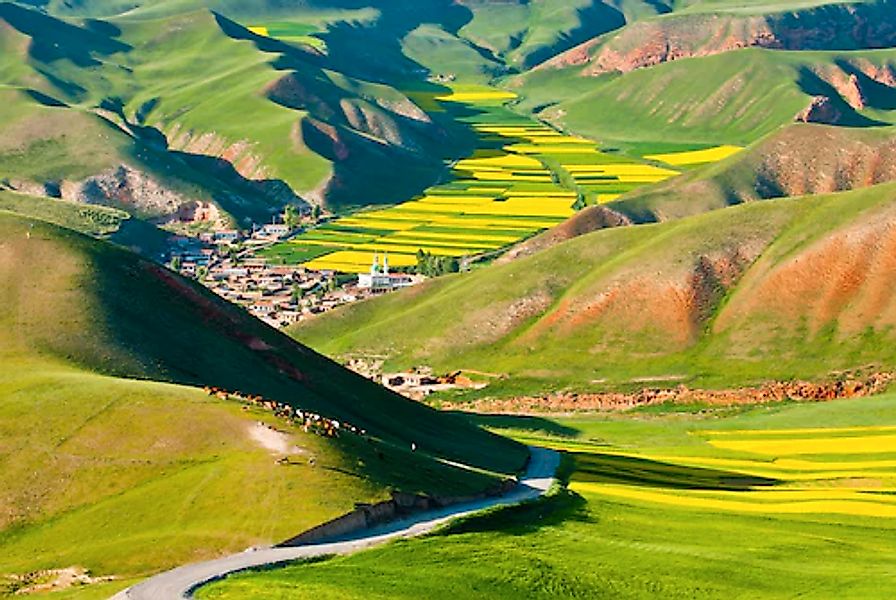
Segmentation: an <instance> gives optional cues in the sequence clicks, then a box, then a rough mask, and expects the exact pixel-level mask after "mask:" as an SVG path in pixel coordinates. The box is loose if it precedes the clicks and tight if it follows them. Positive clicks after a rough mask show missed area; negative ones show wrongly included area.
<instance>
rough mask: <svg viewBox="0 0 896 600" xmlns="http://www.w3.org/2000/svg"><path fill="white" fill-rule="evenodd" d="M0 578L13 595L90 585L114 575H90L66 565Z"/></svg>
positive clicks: (108, 579)
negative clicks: (62, 567) (60, 567)
mask: <svg viewBox="0 0 896 600" xmlns="http://www.w3.org/2000/svg"><path fill="white" fill-rule="evenodd" d="M2 579H5V581H4V582H3V583H4V584H5V587H6V590H3V589H0V591H8V592H11V593H13V594H15V595H17V596H18V595H26V594H40V593H45V592H55V591H59V590H65V589H68V588H70V587H74V586H81V585H91V584H94V583H105V582H107V581H112V580H114V579H115V577H109V576H107V577H92V576H91V575H90V572H89V571H88V570H87V569H85V568H83V567H66V568H65V569H47V570H44V571H33V572H31V573H25V574H24V575H7V576H4V577H3V578H2Z"/></svg>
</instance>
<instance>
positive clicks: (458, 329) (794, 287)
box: [292, 184, 896, 394]
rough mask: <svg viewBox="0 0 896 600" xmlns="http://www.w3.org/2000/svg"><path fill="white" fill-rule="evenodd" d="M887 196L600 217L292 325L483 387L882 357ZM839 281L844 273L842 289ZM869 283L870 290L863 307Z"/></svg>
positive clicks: (692, 374)
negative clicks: (651, 217) (480, 263)
mask: <svg viewBox="0 0 896 600" xmlns="http://www.w3.org/2000/svg"><path fill="white" fill-rule="evenodd" d="M894 194H896V188H894V186H893V185H892V184H889V185H882V186H877V187H872V188H867V189H865V190H860V191H856V192H848V193H843V194H833V195H828V196H819V197H812V198H805V199H797V200H771V201H768V202H763V203H754V204H748V205H743V206H739V207H733V208H729V209H724V210H721V211H714V212H711V213H708V214H704V215H699V216H696V217H691V218H687V219H681V220H678V221H673V222H669V223H663V224H660V225H646V226H638V227H623V228H617V229H609V230H602V231H598V232H595V233H591V234H588V235H585V236H582V237H579V238H576V239H573V240H571V241H568V242H564V243H561V244H559V245H558V246H555V247H553V248H550V249H548V250H545V251H543V252H539V253H536V254H535V255H532V256H529V257H526V258H522V259H519V260H516V261H513V262H511V263H509V264H502V265H493V266H490V267H486V268H483V269H481V270H478V271H475V272H473V273H472V274H469V275H460V276H452V277H445V278H440V279H438V280H434V281H431V282H428V283H427V284H425V285H423V286H421V287H418V288H414V289H412V290H409V291H406V292H402V293H398V294H391V295H389V296H385V297H382V298H378V299H375V300H372V301H368V302H363V303H360V304H357V305H353V306H351V307H348V308H346V309H342V310H338V311H335V312H333V313H329V314H327V315H325V316H323V317H321V318H318V319H315V320H313V321H310V322H308V323H307V324H305V325H302V326H300V327H298V328H296V329H294V330H293V331H292V333H293V335H295V336H296V337H298V338H299V339H301V340H303V341H304V342H305V343H309V344H310V345H311V346H313V347H315V348H317V349H318V350H320V351H322V352H325V353H327V354H329V355H331V356H333V355H336V356H338V355H341V354H344V353H348V352H351V353H365V352H368V353H374V354H386V355H388V356H389V357H390V360H389V366H394V367H407V366H410V365H415V364H430V365H432V366H434V367H435V368H437V369H440V370H442V369H444V370H451V369H459V368H466V369H476V370H480V371H487V372H493V373H494V372H496V373H507V374H510V375H511V376H512V377H511V378H510V380H508V381H502V382H499V383H496V384H493V385H492V386H490V388H488V389H487V393H490V394H512V393H521V392H533V391H539V392H540V391H549V390H551V391H556V390H557V389H558V388H561V387H563V386H570V387H573V388H574V389H577V390H583V389H590V388H592V387H594V386H595V385H599V386H600V387H606V386H608V385H609V386H619V385H624V384H626V382H629V381H632V380H633V379H637V378H642V377H659V378H671V379H676V378H683V379H684V380H685V381H691V382H693V383H696V384H698V385H710V386H727V385H737V384H744V383H748V382H755V381H759V380H765V379H769V378H789V377H798V376H802V377H818V376H823V375H824V374H826V373H827V372H828V371H829V370H832V369H837V368H848V367H855V366H859V365H864V364H866V363H868V362H874V363H879V364H882V365H883V366H892V364H893V361H894V359H896V357H894V356H893V355H892V354H891V353H889V352H888V351H887V350H886V348H889V347H891V344H890V342H888V341H887V340H889V339H891V337H890V336H891V335H892V329H891V328H890V318H891V314H892V311H891V308H892V307H890V306H889V304H888V301H887V299H886V298H887V296H886V293H885V292H884V288H885V287H886V284H884V283H883V282H884V281H885V278H884V279H878V278H877V274H876V273H878V271H876V269H878V268H884V269H885V268H886V267H882V266H880V265H879V263H878V261H879V260H883V261H886V258H885V256H886V255H885V253H883V254H881V252H882V251H878V252H877V253H875V250H874V249H875V248H878V249H879V248H881V247H882V246H881V245H880V244H882V243H883V242H880V241H879V240H881V239H884V238H881V237H880V236H881V235H886V234H883V233H882V231H883V230H881V231H877V229H876V228H877V227H882V228H886V227H887V224H888V223H890V222H891V221H892V218H893V215H892V210H893V206H894V205H893V198H894ZM869 224H870V225H869ZM869 236H870V237H869ZM837 248H839V250H837ZM793 257H797V258H793ZM800 260H803V261H805V262H803V263H800V262H799V261H800ZM800 264H802V265H805V272H803V271H800V270H799V265H800ZM743 270H746V274H745V275H743V277H742V278H739V277H738V275H739V273H740V272H741V271H743ZM845 278H853V279H851V281H853V282H854V283H853V284H851V286H850V287H848V288H846V289H847V291H846V292H845V293H839V292H838V291H837V290H842V289H843V288H842V286H843V285H845V284H842V283H841V282H842V281H845V280H846V279H845ZM879 286H883V287H879ZM872 289H874V290H878V291H877V292H872V291H871V290H872ZM877 293H880V294H883V296H881V297H880V298H881V300H880V303H878V304H873V303H872V304H873V306H872V305H869V304H868V302H869V298H870V297H874V298H877V297H878V296H875V294H877ZM754 294H755V298H754V297H753V295H754ZM801 294H807V295H808V296H801ZM869 294H870V295H871V296H868V295H869ZM806 297H811V298H813V301H811V302H807V301H806ZM738 298H740V299H741V301H738V302H735V303H734V304H733V305H732V302H733V300H735V299H738ZM859 333H861V335H859Z"/></svg>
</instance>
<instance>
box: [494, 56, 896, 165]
mask: <svg viewBox="0 0 896 600" xmlns="http://www.w3.org/2000/svg"><path fill="white" fill-rule="evenodd" d="M863 59H864V60H867V61H869V62H870V63H872V64H878V65H881V64H888V63H892V61H893V60H896V54H894V52H893V51H892V50H878V51H858V52H842V53H834V52H782V51H775V50H761V49H747V50H740V51H736V52H728V53H725V54H719V55H716V56H708V57H702V58H691V59H685V60H679V61H674V62H669V63H664V64H660V65H657V66H655V67H649V68H644V69H638V70H635V71H632V72H630V73H626V74H623V75H603V76H600V77H597V78H591V77H582V76H580V75H578V73H577V71H576V70H574V69H567V70H542V71H533V72H531V73H530V74H528V75H526V76H525V78H524V79H523V80H521V81H518V82H515V83H514V82H511V84H512V85H514V86H516V85H520V87H519V91H520V93H521V94H522V95H523V96H524V99H523V106H524V107H526V108H529V109H538V108H539V107H542V108H543V107H545V106H550V108H547V109H545V110H544V111H543V112H542V113H541V116H543V117H545V118H547V119H548V120H551V121H554V122H556V123H558V124H559V125H561V126H563V127H566V128H569V129H570V130H573V131H575V132H577V133H580V134H583V135H586V136H589V137H593V138H595V139H598V140H601V141H602V142H603V143H604V144H605V145H607V146H613V145H620V146H621V147H622V148H623V149H624V148H625V147H626V146H627V145H630V144H632V143H633V142H648V141H654V142H668V141H674V142H678V143H682V142H690V143H696V144H721V143H734V144H749V143H751V142H754V141H756V140H758V139H760V138H761V137H763V136H764V135H766V134H768V133H770V132H772V131H775V130H776V129H778V128H779V127H781V126H782V125H785V124H788V123H791V122H792V121H793V118H794V116H795V115H796V114H797V113H798V112H799V111H800V110H802V109H803V108H805V107H806V106H808V104H809V102H810V100H811V97H812V96H814V95H816V94H818V93H821V92H822V91H827V92H828V93H830V92H831V91H832V90H829V89H824V86H823V85H822V84H819V83H818V82H817V80H816V78H813V76H812V75H810V74H809V71H810V70H812V69H829V68H834V65H835V64H836V63H837V62H838V61H841V62H842V61H858V60H863ZM834 96H835V99H836V98H839V96H836V93H835V92H834ZM838 106H839V108H840V109H841V110H842V111H843V113H844V114H846V115H847V117H848V119H851V120H852V121H855V122H856V123H872V122H876V121H880V120H884V121H886V122H892V121H893V115H892V114H891V111H886V110H884V111H881V110H875V109H874V107H869V109H868V110H867V111H865V115H860V114H858V113H855V112H854V111H852V109H850V108H849V106H846V105H845V102H842V101H840V103H839V104H838Z"/></svg>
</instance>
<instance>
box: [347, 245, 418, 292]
mask: <svg viewBox="0 0 896 600" xmlns="http://www.w3.org/2000/svg"><path fill="white" fill-rule="evenodd" d="M413 284H414V278H413V277H411V276H410V275H407V274H405V273H390V272H389V255H388V254H386V255H384V256H383V264H382V265H380V259H379V256H378V255H377V254H375V253H374V255H373V263H372V264H371V265H370V272H369V273H361V274H360V275H358V287H359V288H361V289H366V290H370V291H371V292H391V291H392V290H397V289H400V288H403V287H408V286H410V285H413Z"/></svg>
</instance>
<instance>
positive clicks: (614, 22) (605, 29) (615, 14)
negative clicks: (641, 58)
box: [523, 2, 668, 69]
mask: <svg viewBox="0 0 896 600" xmlns="http://www.w3.org/2000/svg"><path fill="white" fill-rule="evenodd" d="M666 8H667V11H666V12H668V7H666ZM577 12H578V15H579V21H580V23H581V25H580V26H579V27H578V28H576V29H573V30H572V31H569V32H568V33H566V34H564V35H563V36H561V38H560V39H559V40H557V41H556V42H554V43H553V44H551V45H550V46H545V47H543V48H541V49H539V50H538V51H537V52H532V53H531V54H529V55H527V56H526V57H525V60H524V61H523V67H524V68H526V69H529V68H531V67H534V66H535V65H537V64H539V63H541V62H544V61H546V60H548V59H549V58H552V57H554V56H556V55H557V54H560V53H561V52H565V51H566V50H569V49H570V48H573V47H575V46H576V45H578V44H581V43H583V42H585V41H587V40H589V39H592V38H595V37H598V36H601V35H603V34H605V33H609V32H611V31H614V30H616V29H619V28H620V27H624V26H625V23H626V22H625V15H623V14H622V12H621V11H619V10H618V9H617V8H616V7H614V6H610V5H609V4H604V3H602V2H595V3H594V4H591V5H589V6H586V7H585V8H580V9H579V10H578V11H577Z"/></svg>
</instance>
